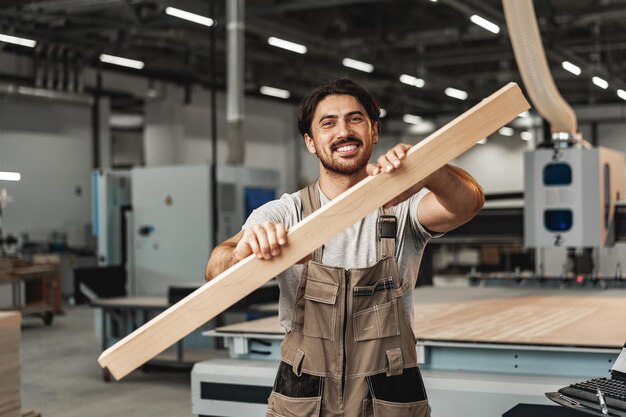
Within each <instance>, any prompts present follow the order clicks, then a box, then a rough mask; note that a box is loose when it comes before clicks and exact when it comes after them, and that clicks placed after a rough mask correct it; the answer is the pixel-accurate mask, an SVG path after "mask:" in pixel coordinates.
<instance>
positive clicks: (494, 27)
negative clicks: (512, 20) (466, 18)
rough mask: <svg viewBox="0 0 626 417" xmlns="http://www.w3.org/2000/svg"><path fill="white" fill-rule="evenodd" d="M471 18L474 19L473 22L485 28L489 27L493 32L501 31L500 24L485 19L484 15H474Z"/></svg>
mask: <svg viewBox="0 0 626 417" xmlns="http://www.w3.org/2000/svg"><path fill="white" fill-rule="evenodd" d="M470 20H471V21H472V23H475V24H477V25H478V26H480V27H481V28H483V29H487V30H488V31H489V32H491V33H499V32H500V26H498V25H496V24H495V23H492V22H490V21H489V20H487V19H485V18H484V17H480V16H478V15H477V14H474V15H472V16H471V17H470Z"/></svg>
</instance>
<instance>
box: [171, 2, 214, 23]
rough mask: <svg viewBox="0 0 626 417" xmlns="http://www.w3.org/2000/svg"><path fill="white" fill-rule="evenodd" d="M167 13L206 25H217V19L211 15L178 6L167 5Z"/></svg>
mask: <svg viewBox="0 0 626 417" xmlns="http://www.w3.org/2000/svg"><path fill="white" fill-rule="evenodd" d="M165 14H169V15H170V16H174V17H178V18H179V19H185V20H189V21H190V22H194V23H198V24H200V25H204V26H209V27H211V26H213V25H215V20H213V19H211V18H210V17H206V16H202V15H199V14H195V13H191V12H187V11H185V10H181V9H177V8H176V7H166V8H165Z"/></svg>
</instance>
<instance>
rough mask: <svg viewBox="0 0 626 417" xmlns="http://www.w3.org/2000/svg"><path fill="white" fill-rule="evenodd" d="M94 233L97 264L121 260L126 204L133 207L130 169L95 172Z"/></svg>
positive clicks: (93, 196) (113, 262)
mask: <svg viewBox="0 0 626 417" xmlns="http://www.w3.org/2000/svg"><path fill="white" fill-rule="evenodd" d="M92 181H93V194H92V198H93V204H92V233H93V235H94V236H97V239H98V265H99V266H111V265H119V264H121V262H122V253H121V248H122V239H124V238H125V237H124V236H122V226H121V225H122V223H123V213H122V208H123V207H124V206H130V171H104V172H101V171H99V170H96V171H93V172H92Z"/></svg>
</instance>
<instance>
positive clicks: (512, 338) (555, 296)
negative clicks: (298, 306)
mask: <svg viewBox="0 0 626 417" xmlns="http://www.w3.org/2000/svg"><path fill="white" fill-rule="evenodd" d="M414 299H415V312H414V313H415V316H414V333H415V337H416V339H417V345H416V348H417V352H418V360H419V362H420V367H421V369H422V373H423V377H424V380H425V385H426V388H427V392H428V395H429V399H430V403H431V406H432V409H433V415H437V416H454V415H457V416H459V415H463V416H464V417H473V416H476V417H478V416H481V417H484V416H501V415H502V414H503V413H505V412H506V411H507V410H509V409H511V408H512V407H513V406H515V405H516V404H519V403H531V404H545V405H548V404H551V403H550V402H549V400H547V399H546V398H545V395H544V393H545V392H548V391H556V390H558V389H559V388H561V387H563V386H565V385H569V384H570V383H571V382H574V381H577V380H581V379H586V378H590V377H597V376H608V371H609V369H610V368H611V366H612V362H613V361H614V360H615V358H617V356H618V354H619V352H620V351H621V348H622V345H623V344H624V341H626V325H622V324H621V322H622V320H623V317H626V291H625V290H617V289H613V290H611V291H601V290H588V289H585V290H583V289H581V290H568V291H563V290H561V291H558V290H541V289H537V288H533V289H523V288H498V287H493V288H432V287H421V288H419V289H417V290H416V291H415V293H414ZM206 335H207V336H211V337H223V338H225V340H226V344H227V345H228V347H229V353H230V358H229V359H220V360H214V361H208V362H203V363H199V364H196V366H195V367H194V370H193V372H192V404H193V412H194V413H196V414H198V415H201V416H204V415H207V416H208V415H211V416H233V417H235V416H237V415H247V416H250V417H254V416H263V415H265V414H264V413H265V407H266V402H265V400H266V399H267V396H265V398H264V399H263V396H264V395H265V394H266V393H267V395H269V391H270V390H271V387H272V385H273V380H274V376H275V371H276V369H277V367H278V361H279V360H280V342H281V340H282V338H283V337H284V334H283V330H282V329H281V327H280V325H279V322H278V318H277V317H269V318H265V319H261V320H257V321H253V322H248V323H239V324H235V325H231V326H224V327H220V328H217V329H215V330H213V331H210V332H207V333H206ZM250 375H255V377H254V378H250ZM207 384H208V385H207ZM207 387H210V388H211V389H209V388H207ZM219 387H222V388H224V387H228V389H219ZM229 390H234V392H238V393H245V392H250V393H251V394H250V395H251V398H254V399H255V400H254V401H248V400H246V399H245V398H243V397H244V395H243V394H241V395H238V396H237V398H235V399H231V400H229V399H228V397H227V396H226V397H225V396H223V395H222V393H223V392H228V391H229ZM255 401H256V402H255Z"/></svg>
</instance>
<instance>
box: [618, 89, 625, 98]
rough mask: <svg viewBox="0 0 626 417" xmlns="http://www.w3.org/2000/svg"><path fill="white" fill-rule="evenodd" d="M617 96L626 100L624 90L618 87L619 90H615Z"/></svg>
mask: <svg viewBox="0 0 626 417" xmlns="http://www.w3.org/2000/svg"><path fill="white" fill-rule="evenodd" d="M617 96H618V97H619V98H621V99H622V100H626V91H624V90H622V89H621V88H620V89H619V90H617Z"/></svg>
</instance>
